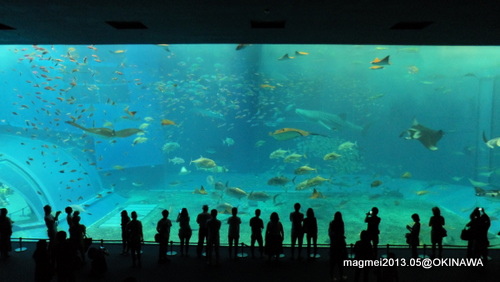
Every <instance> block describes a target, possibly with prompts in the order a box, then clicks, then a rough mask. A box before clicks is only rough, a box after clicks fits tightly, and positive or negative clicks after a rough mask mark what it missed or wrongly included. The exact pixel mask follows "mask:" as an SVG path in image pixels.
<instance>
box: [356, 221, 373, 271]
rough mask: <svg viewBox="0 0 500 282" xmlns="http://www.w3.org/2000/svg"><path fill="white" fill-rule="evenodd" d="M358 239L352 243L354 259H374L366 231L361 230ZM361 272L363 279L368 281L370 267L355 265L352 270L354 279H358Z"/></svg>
mask: <svg viewBox="0 0 500 282" xmlns="http://www.w3.org/2000/svg"><path fill="white" fill-rule="evenodd" d="M359 237H360V240H359V241H357V242H356V244H354V250H353V251H354V259H356V260H371V259H374V258H375V256H374V251H373V247H372V244H371V242H370V241H371V240H370V235H369V234H368V231H366V230H363V231H361V234H360V235H359ZM361 273H363V281H368V278H369V275H370V267H369V266H365V267H363V268H359V267H357V268H356V270H355V271H354V281H359V277H360V276H361Z"/></svg>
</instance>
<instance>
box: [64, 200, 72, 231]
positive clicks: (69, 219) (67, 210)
mask: <svg viewBox="0 0 500 282" xmlns="http://www.w3.org/2000/svg"><path fill="white" fill-rule="evenodd" d="M64 212H65V213H66V223H67V224H68V231H69V228H71V225H72V224H73V215H72V213H73V208H72V207H70V206H67V207H66V208H65V209H64Z"/></svg>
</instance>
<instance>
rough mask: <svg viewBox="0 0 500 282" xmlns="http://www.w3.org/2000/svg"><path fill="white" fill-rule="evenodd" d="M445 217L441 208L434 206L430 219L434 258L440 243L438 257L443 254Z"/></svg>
mask: <svg viewBox="0 0 500 282" xmlns="http://www.w3.org/2000/svg"><path fill="white" fill-rule="evenodd" d="M444 224H445V222H444V217H443V216H442V215H441V210H440V209H439V208H438V207H433V208H432V216H431V219H430V220H429V226H430V227H431V244H432V258H435V257H436V245H438V254H437V257H439V258H441V257H442V256H443V237H444V236H445V233H446V230H445V229H444Z"/></svg>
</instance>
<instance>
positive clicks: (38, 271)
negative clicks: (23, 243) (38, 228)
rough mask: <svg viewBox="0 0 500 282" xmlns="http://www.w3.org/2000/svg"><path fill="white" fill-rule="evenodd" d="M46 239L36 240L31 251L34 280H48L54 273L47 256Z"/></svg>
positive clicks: (47, 281)
mask: <svg viewBox="0 0 500 282" xmlns="http://www.w3.org/2000/svg"><path fill="white" fill-rule="evenodd" d="M47 247H48V246H47V240H38V242H36V249H35V251H34V252H33V260H34V261H35V282H49V281H50V280H52V276H53V275H54V266H53V265H52V263H51V260H50V257H49V251H48V249H47Z"/></svg>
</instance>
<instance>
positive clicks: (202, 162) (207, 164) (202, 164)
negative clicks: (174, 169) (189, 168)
mask: <svg viewBox="0 0 500 282" xmlns="http://www.w3.org/2000/svg"><path fill="white" fill-rule="evenodd" d="M191 163H194V164H195V165H196V167H198V168H212V167H216V166H217V164H216V163H215V161H213V160H211V159H208V158H204V157H202V156H200V157H199V158H198V159H196V160H194V161H191V162H190V163H189V164H191Z"/></svg>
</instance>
